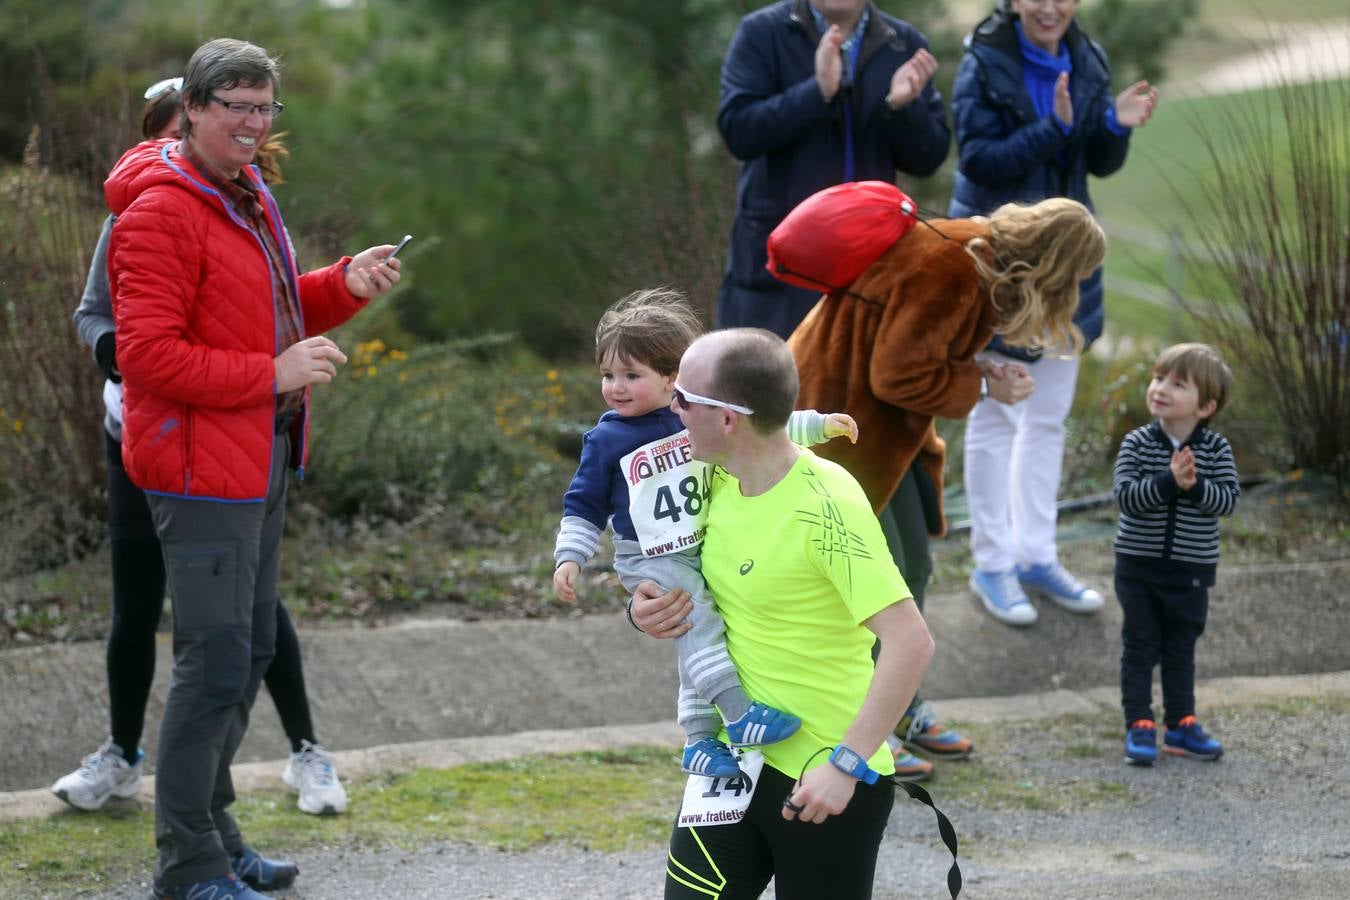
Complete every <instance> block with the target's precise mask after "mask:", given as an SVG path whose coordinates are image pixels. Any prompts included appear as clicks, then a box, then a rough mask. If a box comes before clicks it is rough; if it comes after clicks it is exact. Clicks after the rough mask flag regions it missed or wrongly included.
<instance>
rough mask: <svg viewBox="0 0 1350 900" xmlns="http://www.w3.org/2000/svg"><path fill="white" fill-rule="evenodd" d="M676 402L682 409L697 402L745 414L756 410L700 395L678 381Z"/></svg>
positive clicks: (686, 408)
mask: <svg viewBox="0 0 1350 900" xmlns="http://www.w3.org/2000/svg"><path fill="white" fill-rule="evenodd" d="M674 394H675V402H676V403H678V404H679V406H680V409H683V410H688V409H689V404H691V403H697V404H698V405H699V406H716V407H720V408H721V409H729V410H731V411H732V412H738V413H740V414H741V415H743V416H753V415H754V414H755V411H754V410H753V409H751V408H750V407H748V406H738V405H737V404H735V403H727V402H726V401H725V400H714V399H713V398H712V397H700V396H699V395H698V394H695V393H694V392H693V391H689V390H686V389H684V388H682V387H680V385H679V383H678V382H677V383H676V385H675V390H674Z"/></svg>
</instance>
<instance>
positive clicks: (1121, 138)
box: [948, 0, 1158, 625]
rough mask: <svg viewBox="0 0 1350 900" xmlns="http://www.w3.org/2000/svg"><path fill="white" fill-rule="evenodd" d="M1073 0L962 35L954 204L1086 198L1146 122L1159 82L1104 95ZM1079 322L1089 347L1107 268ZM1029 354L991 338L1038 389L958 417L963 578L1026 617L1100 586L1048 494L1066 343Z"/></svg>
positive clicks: (1007, 15)
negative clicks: (1070, 546) (1039, 601)
mask: <svg viewBox="0 0 1350 900" xmlns="http://www.w3.org/2000/svg"><path fill="white" fill-rule="evenodd" d="M1076 7H1077V0H1011V9H1010V10H1004V9H999V10H997V11H996V12H995V13H994V14H993V15H992V16H990V17H989V18H988V19H986V20H984V21H983V22H982V23H980V25H979V26H978V27H977V28H976V29H975V31H974V32H973V33H972V34H971V35H970V37H969V38H968V39H967V41H966V54H965V56H964V57H963V58H962V60H961V66H960V69H959V70H958V71H957V74H956V82H955V85H954V87H953V92H952V108H953V112H954V122H955V130H956V144H957V150H958V154H959V162H958V168H957V173H956V183H955V186H954V188H953V191H952V202H951V205H950V208H949V210H948V214H949V215H950V216H952V217H953V218H956V217H969V216H975V215H984V214H986V213H988V212H989V211H990V210H992V209H995V208H996V207H998V206H1000V205H1001V204H1003V203H1007V202H1011V201H1020V202H1027V203H1031V202H1035V201H1038V200H1043V199H1045V198H1047V197H1069V198H1071V199H1074V200H1077V201H1079V202H1080V203H1083V204H1084V205H1085V206H1087V207H1088V208H1089V209H1091V208H1092V201H1091V198H1090V197H1089V196H1088V187H1087V180H1088V175H1089V174H1091V175H1096V176H1098V177H1103V176H1106V175H1110V174H1111V173H1112V172H1115V171H1116V170H1117V169H1119V168H1120V167H1121V166H1122V165H1123V164H1124V162H1125V156H1126V154H1127V153H1128V151H1129V141H1130V130H1131V129H1132V128H1137V127H1139V126H1142V125H1144V124H1145V123H1147V122H1148V119H1149V117H1150V116H1151V115H1152V113H1153V109H1154V107H1155V106H1156V105H1157V101H1158V92H1157V91H1156V90H1155V89H1154V88H1152V87H1150V85H1149V84H1148V82H1146V81H1139V82H1136V83H1135V84H1132V85H1130V86H1129V87H1128V88H1126V89H1125V90H1124V91H1123V92H1122V93H1121V94H1120V95H1119V96H1116V97H1113V96H1112V94H1111V73H1110V70H1109V68H1108V67H1107V63H1106V54H1105V53H1104V52H1103V51H1102V49H1101V47H1099V46H1098V45H1097V44H1095V43H1093V42H1092V41H1091V40H1089V39H1088V37H1087V36H1086V35H1084V34H1083V32H1082V31H1081V30H1080V29H1079V28H1078V25H1077V23H1075V22H1074V18H1073V15H1074V11H1075V9H1076ZM1080 296H1081V299H1080V301H1079V308H1078V312H1077V314H1076V315H1075V316H1074V324H1075V325H1076V326H1077V327H1078V329H1079V331H1081V333H1082V337H1083V348H1084V349H1085V348H1086V346H1087V345H1088V344H1090V343H1091V342H1092V341H1093V340H1095V339H1096V338H1097V337H1098V336H1099V335H1100V334H1101V330H1102V283H1101V270H1100V269H1098V270H1097V271H1096V272H1094V273H1093V274H1092V275H1091V277H1089V278H1087V279H1086V280H1085V281H1083V283H1082V285H1081V288H1080ZM1044 349H1045V351H1046V352H1045V353H1044V355H1042V354H1041V353H1038V352H1026V351H1023V350H1018V349H1014V348H1011V347H1007V346H1005V345H1003V344H1002V343H1001V342H999V341H998V340H997V339H995V341H994V342H993V343H991V344H990V346H989V347H988V348H987V350H986V352H985V354H984V356H985V357H987V358H988V360H989V361H990V362H991V363H993V364H995V365H1011V366H1022V367H1024V368H1025V370H1026V371H1027V372H1028V373H1029V374H1030V375H1031V376H1032V378H1034V379H1035V385H1036V387H1035V391H1034V392H1033V393H1032V395H1031V396H1030V397H1029V398H1028V399H1027V400H1025V401H1023V402H1022V403H1021V404H1018V405H1016V406H1010V405H1005V404H1003V403H1000V402H999V401H998V400H996V399H994V398H993V397H985V398H983V399H981V400H980V402H979V403H978V404H977V405H976V407H975V411H974V412H973V413H972V414H971V416H970V419H969V422H968V424H967V428H966V438H965V481H966V492H967V494H968V496H969V502H970V517H971V523H972V527H971V547H972V551H973V554H974V557H975V571H974V572H973V573H972V574H971V577H970V584H971V588H972V589H973V590H974V591H975V593H976V594H977V595H978V596H979V597H980V599H981V601H982V602H983V603H984V606H985V609H986V610H988V612H989V613H990V615H992V616H994V618H996V619H998V620H999V621H1002V622H1005V623H1007V624H1010V625H1030V624H1031V623H1033V622H1035V621H1036V610H1035V608H1034V607H1033V606H1032V605H1031V603H1030V601H1029V600H1028V598H1027V591H1028V590H1029V591H1033V592H1035V593H1038V594H1042V595H1044V596H1047V597H1049V598H1050V599H1051V600H1053V601H1054V602H1056V603H1058V604H1059V605H1060V606H1062V607H1064V608H1065V609H1068V610H1071V611H1073V612H1080V613H1090V612H1095V611H1096V610H1097V609H1099V608H1100V607H1101V605H1102V597H1101V595H1100V594H1099V593H1097V592H1096V591H1094V590H1092V589H1091V588H1088V587H1085V586H1084V585H1083V584H1082V583H1081V582H1079V581H1078V580H1077V579H1076V578H1074V577H1073V575H1071V574H1070V573H1069V572H1068V571H1067V570H1066V569H1065V568H1064V567H1063V566H1062V565H1061V564H1060V563H1059V560H1058V555H1057V552H1056V548H1055V498H1056V494H1057V492H1058V490H1059V478H1060V469H1061V463H1062V460H1063V456H1064V420H1065V418H1066V417H1067V416H1068V413H1069V407H1070V405H1071V403H1072V401H1073V389H1074V381H1075V379H1076V377H1077V374H1078V358H1077V354H1076V353H1075V350H1077V349H1078V348H1074V347H1051V348H1044Z"/></svg>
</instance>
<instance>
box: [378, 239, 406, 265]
mask: <svg viewBox="0 0 1350 900" xmlns="http://www.w3.org/2000/svg"><path fill="white" fill-rule="evenodd" d="M411 240H412V235H411V234H405V235H404V236H403V240H401V241H399V242H398V246H397V247H395V248H394V252H393V253H390V254H389V255H388V256H386V257H385V258H384V261H385V262H389V260H391V259H393V258H394V257H395V256H398V253H399V251H400V250H402V249H403V248H404V247H406V246H408V241H411Z"/></svg>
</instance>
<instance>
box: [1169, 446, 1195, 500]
mask: <svg viewBox="0 0 1350 900" xmlns="http://www.w3.org/2000/svg"><path fill="white" fill-rule="evenodd" d="M1171 468H1172V477H1173V478H1175V479H1176V482H1177V487H1179V488H1181V489H1182V490H1183V491H1189V490H1190V489H1191V488H1193V487H1195V481H1196V478H1195V454H1194V453H1192V452H1191V448H1190V447H1182V448H1181V449H1180V450H1178V451H1176V452H1175V453H1173V454H1172V466H1171Z"/></svg>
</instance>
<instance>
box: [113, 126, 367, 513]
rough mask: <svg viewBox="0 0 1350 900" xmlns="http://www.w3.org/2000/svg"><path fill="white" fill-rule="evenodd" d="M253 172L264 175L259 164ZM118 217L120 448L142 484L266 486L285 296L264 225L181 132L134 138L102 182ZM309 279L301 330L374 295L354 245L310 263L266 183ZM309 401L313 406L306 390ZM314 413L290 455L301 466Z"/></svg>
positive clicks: (194, 489) (298, 430)
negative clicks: (351, 251) (359, 271)
mask: <svg viewBox="0 0 1350 900" xmlns="http://www.w3.org/2000/svg"><path fill="white" fill-rule="evenodd" d="M249 172H250V174H251V175H252V178H253V180H254V181H255V182H257V183H258V184H261V183H262V178H261V176H260V174H259V173H258V171H257V170H256V169H254V168H251V167H250V169H249ZM103 189H104V194H105V196H106V198H107V201H108V208H109V209H110V210H111V211H112V213H113V215H115V216H117V222H116V224H115V226H114V227H113V231H112V239H111V242H110V244H109V247H108V279H109V283H110V287H111V290H112V301H113V316H114V320H115V322H116V325H117V365H118V368H119V369H121V371H122V376H123V379H124V384H125V395H124V399H123V417H124V425H123V432H122V434H123V439H122V460H123V463H124V464H125V466H126V470H127V474H128V475H129V476H131V480H132V481H133V482H134V483H135V484H136V485H137V486H138V487H140V488H141V489H143V490H146V491H151V492H154V493H161V494H171V495H175V496H182V497H191V498H201V499H210V500H230V501H239V500H244V501H256V500H262V499H264V498H266V496H267V480H268V475H269V470H270V467H271V465H270V463H271V453H272V442H273V441H274V440H276V436H275V435H274V434H273V431H274V427H273V422H274V418H275V410H276V389H275V388H276V385H275V381H276V375H275V368H274V366H273V362H272V360H273V358H274V357H276V356H277V355H278V354H280V353H281V351H282V350H284V349H285V348H284V347H278V346H277V338H276V321H275V320H276V307H275V303H274V301H273V298H272V276H271V273H270V271H269V269H268V262H267V254H266V251H265V250H264V249H263V246H262V243H261V242H260V241H259V239H258V237H257V235H255V234H254V233H253V232H252V231H250V230H249V229H248V227H247V226H246V225H245V224H244V223H243V221H242V220H241V219H239V218H238V217H237V216H235V215H234V214H233V213H232V212H231V211H230V210H229V209H227V207H226V205H225V203H224V202H223V201H222V199H221V197H220V195H219V194H217V193H216V191H215V190H214V189H212V188H211V187H210V186H209V185H208V183H207V181H206V179H204V178H203V177H202V176H201V175H200V174H199V173H198V172H197V171H196V170H195V169H194V168H193V167H192V166H191V165H190V164H189V163H188V162H187V161H186V160H185V159H184V158H183V157H182V156H181V155H180V154H179V153H178V144H177V142H176V141H147V142H145V143H143V144H139V145H137V146H136V147H133V148H132V149H130V150H128V151H127V153H126V154H125V155H124V156H123V157H122V159H121V160H119V161H118V163H117V165H116V166H115V167H114V168H113V170H112V174H110V175H109V176H108V180H107V181H106V182H105V183H104V186H103ZM262 195H263V200H264V205H265V207H266V216H267V222H268V226H269V227H270V228H271V229H272V230H273V232H274V233H276V234H277V235H278V236H279V239H278V243H279V244H280V246H281V247H282V252H283V253H285V254H286V256H287V260H286V262H287V268H288V269H289V272H290V278H291V279H292V283H293V284H295V285H298V287H297V289H296V296H297V297H299V299H300V310H301V330H302V333H303V334H304V335H313V334H320V333H322V332H325V331H327V330H328V329H330V328H333V327H335V326H337V325H340V324H341V323H343V322H345V321H346V320H347V319H349V318H351V317H352V316H353V315H354V314H355V313H356V312H357V311H358V310H359V309H361V307H362V306H363V305H364V304H365V300H363V299H361V298H358V297H355V296H353V295H352V294H351V292H350V291H348V290H347V287H346V284H345V282H344V280H343V269H344V267H345V265H346V264H347V263H348V262H349V261H350V257H346V258H344V259H342V260H339V261H338V262H336V263H334V264H333V265H331V266H328V267H327V268H324V269H318V270H315V271H313V272H310V273H307V274H305V275H300V274H299V272H298V270H297V269H296V265H295V260H294V258H293V253H292V249H291V245H290V241H289V239H288V238H287V236H286V233H285V226H284V225H283V224H282V221H281V214H280V212H279V210H278V209H277V206H276V201H275V200H274V199H273V198H272V195H271V193H270V192H268V191H267V189H266V188H265V187H264V188H263V190H262ZM305 409H306V410H308V398H306V405H305ZM308 430H309V421H308V415H307V414H305V415H302V416H299V417H297V421H296V423H295V424H294V426H293V429H292V431H291V435H292V437H293V441H292V445H293V449H292V454H291V465H292V466H296V467H299V468H301V469H303V466H304V461H305V459H306V457H307V452H308V447H307V444H308V441H307V437H308Z"/></svg>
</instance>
